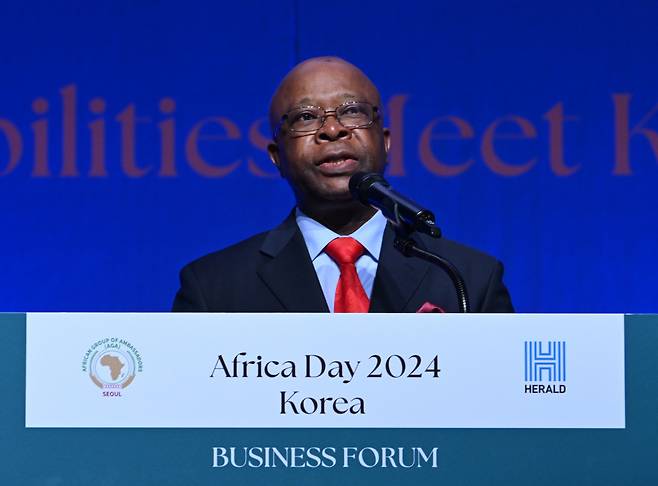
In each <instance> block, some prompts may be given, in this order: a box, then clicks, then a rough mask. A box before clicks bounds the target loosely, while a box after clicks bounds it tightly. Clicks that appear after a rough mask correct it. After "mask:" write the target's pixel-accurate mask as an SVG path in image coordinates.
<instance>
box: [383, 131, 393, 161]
mask: <svg viewBox="0 0 658 486" xmlns="http://www.w3.org/2000/svg"><path fill="white" fill-rule="evenodd" d="M382 133H383V134H384V150H386V154H387V155H388V151H389V150H390V149H391V131H390V130H389V129H388V128H383V129H382Z"/></svg>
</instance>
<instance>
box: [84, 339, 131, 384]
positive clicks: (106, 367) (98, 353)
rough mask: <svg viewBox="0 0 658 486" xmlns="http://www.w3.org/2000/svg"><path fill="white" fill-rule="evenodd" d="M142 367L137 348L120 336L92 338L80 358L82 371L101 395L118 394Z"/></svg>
mask: <svg viewBox="0 0 658 486" xmlns="http://www.w3.org/2000/svg"><path fill="white" fill-rule="evenodd" d="M142 369H143V365H142V356H141V354H140V353H139V350H138V349H137V348H135V346H133V345H132V343H130V342H129V341H126V340H125V339H121V338H116V337H113V338H104V339H100V340H98V341H96V342H95V343H93V344H92V345H91V346H89V349H87V352H86V353H85V355H84V357H83V358H82V371H83V372H84V373H88V374H89V378H90V379H91V381H92V382H93V383H94V384H95V385H96V386H97V387H98V388H100V389H101V390H102V391H103V393H102V395H103V396H104V397H120V396H121V391H122V390H123V389H124V388H126V387H127V386H129V385H130V384H131V383H132V382H133V380H134V379H135V376H136V374H137V373H141V372H142Z"/></svg>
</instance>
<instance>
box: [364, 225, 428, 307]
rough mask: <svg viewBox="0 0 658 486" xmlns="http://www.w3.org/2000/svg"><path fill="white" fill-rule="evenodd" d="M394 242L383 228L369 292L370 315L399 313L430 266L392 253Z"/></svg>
mask: <svg viewBox="0 0 658 486" xmlns="http://www.w3.org/2000/svg"><path fill="white" fill-rule="evenodd" d="M394 239H395V231H394V230H393V228H392V227H391V225H390V224H387V225H386V230H385V231H384V238H383V241H382V249H381V252H380V254H379V265H378V266H377V274H376V275H375V282H374V285H373V288H372V296H371V299H370V312H403V311H404V310H405V306H406V305H407V303H408V302H409V300H411V298H412V297H413V295H414V294H415V293H416V291H417V290H418V288H419V287H420V284H421V282H422V281H423V279H424V278H425V275H426V274H427V271H428V269H429V266H430V265H429V263H426V262H424V261H422V260H420V259H418V258H409V257H406V256H404V255H403V254H402V253H400V252H399V251H398V250H396V249H395V248H394V247H393V240H394ZM419 244H422V242H419Z"/></svg>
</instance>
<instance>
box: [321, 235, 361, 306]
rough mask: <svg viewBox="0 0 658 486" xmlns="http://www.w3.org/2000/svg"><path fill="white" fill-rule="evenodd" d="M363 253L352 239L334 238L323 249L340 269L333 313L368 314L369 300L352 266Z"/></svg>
mask: <svg viewBox="0 0 658 486" xmlns="http://www.w3.org/2000/svg"><path fill="white" fill-rule="evenodd" d="M364 251H365V248H363V245H361V243H359V242H358V241H356V240H355V239H354V238H336V239H335V240H333V241H332V242H330V243H329V244H328V245H327V246H325V247H324V252H325V253H326V254H327V255H329V256H330V257H331V259H332V260H333V261H335V262H336V263H337V264H338V268H340V278H339V279H338V285H337V286H336V297H335V299H334V312H368V307H370V300H369V299H368V296H367V295H366V291H365V290H363V285H361V280H359V275H358V274H357V273H356V267H355V266H354V264H355V263H356V261H357V260H358V259H359V257H360V256H361V255H363V252H364Z"/></svg>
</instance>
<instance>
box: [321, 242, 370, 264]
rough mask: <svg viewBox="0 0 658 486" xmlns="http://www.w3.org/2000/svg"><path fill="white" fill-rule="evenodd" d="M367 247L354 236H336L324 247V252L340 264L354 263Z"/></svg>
mask: <svg viewBox="0 0 658 486" xmlns="http://www.w3.org/2000/svg"><path fill="white" fill-rule="evenodd" d="M365 250H366V249H365V248H364V247H363V245H362V244H361V243H359V242H358V241H356V240H355V239H354V238H350V237H347V238H336V239H335V240H333V241H331V242H329V244H328V245H327V246H325V247H324V252H325V253H326V254H327V255H329V257H330V258H331V259H332V260H333V261H335V262H336V263H337V264H338V265H354V263H356V261H357V260H358V259H359V257H361V255H363V253H364V252H365Z"/></svg>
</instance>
